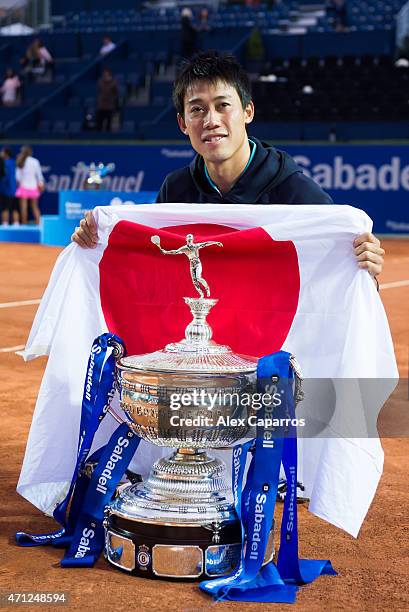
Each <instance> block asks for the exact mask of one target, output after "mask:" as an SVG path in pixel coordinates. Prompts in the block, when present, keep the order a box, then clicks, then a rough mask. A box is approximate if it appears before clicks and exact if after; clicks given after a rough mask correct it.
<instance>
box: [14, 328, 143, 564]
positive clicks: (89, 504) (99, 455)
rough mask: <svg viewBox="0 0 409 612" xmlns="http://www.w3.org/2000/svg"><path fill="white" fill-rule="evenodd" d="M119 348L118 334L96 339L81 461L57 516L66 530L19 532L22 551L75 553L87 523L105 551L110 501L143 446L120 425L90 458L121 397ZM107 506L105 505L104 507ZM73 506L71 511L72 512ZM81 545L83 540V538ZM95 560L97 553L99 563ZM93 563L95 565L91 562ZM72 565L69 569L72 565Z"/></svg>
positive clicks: (79, 454) (80, 444)
mask: <svg viewBox="0 0 409 612" xmlns="http://www.w3.org/2000/svg"><path fill="white" fill-rule="evenodd" d="M115 343H116V344H120V345H122V346H124V345H123V342H122V340H121V339H120V338H118V337H117V336H115V335H114V334H110V333H106V334H102V335H101V336H99V337H98V338H96V339H95V340H94V342H93V344H92V348H91V353H90V357H89V360H88V366H87V371H86V376H85V383H84V392H83V398H82V407H81V421H80V432H79V440H78V448H77V460H76V464H75V468H74V471H73V475H72V479H71V483H70V487H69V489H68V492H67V495H66V496H65V498H64V499H63V500H62V501H61V502H60V503H59V504H58V505H57V507H56V508H55V510H54V512H53V516H54V518H55V519H56V521H57V522H58V523H59V524H60V525H61V529H59V530H58V531H55V532H53V533H48V534H28V533H25V532H17V533H16V542H17V544H19V545H20V546H40V545H46V544H51V545H53V546H61V547H68V548H69V551H72V550H73V547H75V542H76V541H77V539H78V533H79V528H80V527H79V526H80V525H82V524H83V525H84V527H83V529H82V532H83V531H84V529H86V531H87V533H88V532H89V531H90V530H91V531H92V530H93V529H94V531H95V533H94V535H93V536H92V538H91V540H92V541H93V546H95V548H92V547H90V549H89V550H90V551H91V550H92V551H95V550H96V549H97V548H99V549H100V552H101V550H102V547H103V537H102V536H103V529H102V520H103V509H104V506H105V505H106V504H107V503H108V502H109V501H110V499H111V497H112V495H113V493H114V491H115V488H116V486H117V484H118V483H119V481H120V479H121V477H122V476H123V474H124V472H125V470H126V468H127V467H128V465H129V462H130V461H131V459H132V456H133V453H134V452H135V450H136V448H137V446H138V444H139V441H140V439H139V438H138V436H136V435H135V434H133V433H132V432H131V431H130V430H129V428H128V426H127V425H120V426H119V427H118V428H117V430H116V431H115V433H114V434H113V435H112V437H111V439H110V440H109V442H108V444H107V445H106V446H105V447H103V448H101V449H98V451H97V452H96V453H94V454H93V455H92V456H91V457H89V452H90V449H91V446H92V442H93V440H94V436H95V433H96V431H97V429H98V427H99V425H100V424H101V422H102V420H103V419H104V417H105V416H106V414H107V412H108V409H109V406H110V403H111V400H112V398H113V396H114V393H115V358H114V355H113V353H112V352H111V354H109V355H108V357H107V353H108V350H109V348H110V347H111V346H112V344H115ZM120 439H121V440H126V442H127V443H126V444H125V443H124V444H123V445H122V444H120V443H119V442H118V440H120ZM115 449H116V450H118V449H119V451H120V452H115ZM112 457H113V458H114V460H113V461H112V460H111V463H110V465H111V464H112V469H111V470H110V478H109V479H106V480H107V483H105V484H102V485H101V482H104V478H105V476H103V475H101V474H99V467H100V466H103V465H104V461H105V459H106V461H107V462H108V461H110V458H112ZM87 461H88V462H98V466H97V468H96V469H95V470H94V472H93V475H92V477H91V480H90V478H89V476H87V475H86V474H85V472H84V466H85V463H86V462H87ZM101 469H103V468H101ZM105 469H106V467H105ZM98 474H99V475H98ZM96 475H98V479H97V481H95V478H96V477H97V476H96ZM100 479H102V480H100ZM95 482H97V485H99V487H100V489H101V491H102V490H103V495H98V494H97V495H92V489H93V487H94V485H95ZM105 485H106V486H105ZM105 489H106V490H105ZM97 493H98V491H97ZM102 498H103V499H102ZM102 501H103V505H101V504H102ZM68 506H70V510H69V512H68ZM87 517H88V518H89V525H91V523H92V524H95V528H92V527H91V526H87V525H88V523H87V520H88V518H87ZM101 534H102V536H101ZM84 537H85V536H84ZM101 537H102V541H101ZM80 540H81V537H79V541H80ZM101 542H102V543H101ZM81 550H82V549H81ZM87 552H89V551H87ZM93 554H94V552H92V553H90V555H86V556H87V557H90V556H92V555H93ZM66 556H67V555H66ZM74 558H75V559H77V560H78V564H80V563H82V564H84V563H83V558H82V557H81V556H80V555H79V556H78V557H75V552H74ZM95 558H96V557H95V554H94V560H95ZM87 561H89V559H88V558H87ZM66 565H69V562H68V561H67V563H66Z"/></svg>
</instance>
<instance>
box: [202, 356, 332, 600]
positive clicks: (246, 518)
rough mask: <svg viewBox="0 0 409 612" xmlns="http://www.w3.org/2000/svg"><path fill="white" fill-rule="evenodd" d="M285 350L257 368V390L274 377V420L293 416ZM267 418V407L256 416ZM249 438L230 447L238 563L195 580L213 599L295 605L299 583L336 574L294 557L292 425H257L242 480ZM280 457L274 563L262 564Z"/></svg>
mask: <svg viewBox="0 0 409 612" xmlns="http://www.w3.org/2000/svg"><path fill="white" fill-rule="evenodd" d="M289 360H290V354H289V353H285V352H284V351H280V352H278V353H274V354H272V355H269V356H267V357H263V358H262V359H260V361H259V363H258V368H257V378H258V390H259V391H262V392H267V391H268V392H271V382H272V377H278V381H277V390H278V391H279V392H280V393H281V398H282V400H281V404H280V406H279V407H276V408H278V409H275V410H274V418H288V419H293V418H295V408H294V398H293V390H292V386H293V371H292V369H291V367H290V361H289ZM263 417H264V418H265V417H266V411H264V414H262V415H261V419H263ZM250 450H251V441H250V442H246V443H245V444H243V445H238V446H236V447H235V448H234V449H233V496H234V504H235V508H236V512H237V515H238V518H239V520H240V522H241V529H242V551H241V559H240V563H239V566H238V568H237V569H236V570H234V571H233V572H232V573H231V574H229V575H228V576H225V577H223V578H218V579H215V580H207V581H204V582H201V583H200V588H201V589H202V590H203V591H205V592H206V593H208V594H210V595H212V596H213V598H214V599H216V600H217V601H221V600H232V601H261V602H268V603H294V602H295V599H296V592H297V590H298V585H300V584H305V583H307V582H311V581H313V580H315V578H317V577H318V576H319V575H321V574H335V571H334V570H333V569H332V566H331V564H330V562H329V561H316V560H305V559H304V560H299V559H298V525H297V504H296V488H297V439H296V429H295V427H292V428H291V427H290V429H289V431H287V432H286V431H284V430H283V428H278V431H275V432H273V431H271V430H270V429H269V428H268V427H264V426H261V427H259V428H258V429H257V438H256V440H255V444H254V446H253V448H252V453H253V456H252V460H251V464H250V467H249V471H248V474H247V482H246V486H245V488H244V491H243V489H242V483H243V474H244V468H245V463H246V456H247V453H248V452H249V451H250ZM281 461H283V465H284V469H285V472H286V475H287V481H288V489H287V494H286V500H285V505H284V512H283V519H282V525H281V545H280V553H279V557H278V563H277V565H275V563H273V562H270V563H268V564H266V565H265V566H264V567H263V561H264V556H265V552H266V548H267V543H268V537H269V532H270V529H271V525H272V521H273V517H274V508H275V503H276V498H277V488H278V482H279V472H280V465H281Z"/></svg>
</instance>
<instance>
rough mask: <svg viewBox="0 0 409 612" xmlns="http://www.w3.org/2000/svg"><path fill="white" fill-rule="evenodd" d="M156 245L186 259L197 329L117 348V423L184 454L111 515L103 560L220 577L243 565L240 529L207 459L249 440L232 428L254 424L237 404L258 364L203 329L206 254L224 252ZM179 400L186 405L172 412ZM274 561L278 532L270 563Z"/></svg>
mask: <svg viewBox="0 0 409 612" xmlns="http://www.w3.org/2000/svg"><path fill="white" fill-rule="evenodd" d="M151 240H152V242H153V243H154V244H155V245H157V246H158V248H159V249H160V250H161V252H162V253H163V254H165V255H186V256H187V258H188V259H189V264H190V273H191V277H192V281H193V285H194V287H195V288H196V290H197V292H198V293H199V295H200V297H198V298H192V297H185V298H184V300H185V302H186V304H187V305H188V307H189V309H190V312H191V314H192V321H191V322H190V323H189V324H188V326H187V327H186V330H185V337H184V338H183V339H182V340H181V341H180V342H176V343H171V344H168V345H167V346H165V348H164V349H162V350H158V351H155V352H153V353H149V354H144V355H133V356H129V357H128V356H126V357H125V356H124V355H123V350H122V347H121V346H119V345H118V346H116V347H115V351H116V380H117V387H118V390H119V395H120V406H121V408H122V411H123V413H124V415H125V417H119V416H118V415H117V414H114V416H115V417H116V418H117V419H121V420H123V418H125V420H126V423H127V424H128V425H129V427H130V428H131V430H132V431H134V432H135V433H136V434H137V435H138V436H140V437H141V438H143V439H144V440H147V441H149V442H152V443H153V444H156V445H157V446H166V447H171V448H176V449H177V450H176V451H174V452H173V454H172V455H171V456H169V457H168V458H163V459H159V460H157V461H156V462H155V463H154V465H153V467H152V471H151V473H150V475H149V477H148V478H147V480H146V481H144V482H138V483H135V484H131V485H129V486H126V487H125V488H122V489H121V491H120V493H119V495H118V496H117V497H116V498H115V500H114V501H113V502H111V504H110V505H109V506H108V507H107V509H106V515H105V521H104V527H105V535H106V539H105V555H106V557H107V559H108V561H109V562H110V563H112V564H113V565H115V566H116V567H118V568H120V569H122V570H125V571H127V572H129V573H132V574H136V575H139V576H147V577H150V578H179V579H198V578H210V577H214V576H222V575H225V574H228V573H230V572H231V571H232V570H233V569H234V567H235V566H236V565H237V563H238V561H239V558H240V551H241V528H240V523H239V521H238V518H237V516H236V513H235V510H234V505H233V499H232V492H231V486H230V484H229V483H228V481H227V480H226V477H225V466H224V463H223V462H222V461H221V460H219V459H217V458H213V457H211V456H209V455H208V454H207V452H206V451H207V449H209V448H214V449H216V448H226V447H229V446H230V445H232V444H234V443H235V442H237V441H238V440H239V439H241V438H242V437H244V436H245V435H246V432H247V429H248V428H247V426H230V425H229V422H231V421H232V420H234V419H236V418H237V419H243V418H244V420H245V421H246V420H247V417H248V415H249V410H250V409H249V408H248V407H246V406H243V405H242V402H241V401H240V398H241V397H242V395H243V394H244V393H251V391H252V390H253V389H254V385H255V381H256V368H257V361H258V360H257V358H255V357H248V356H246V355H239V354H236V353H234V352H233V351H232V350H231V349H230V347H228V346H223V345H220V344H217V343H216V342H215V341H214V340H212V329H211V327H210V326H209V324H208V323H207V321H206V317H207V315H208V313H209V312H210V310H211V308H212V307H213V306H214V305H215V304H216V303H217V301H218V300H217V299H211V298H210V288H209V285H208V283H207V282H206V280H205V279H204V278H203V276H202V264H201V261H200V257H199V251H200V250H201V249H203V248H210V247H215V246H218V247H222V246H223V245H222V244H221V243H220V242H213V241H211V242H200V243H194V239H193V236H192V235H191V234H189V235H188V236H187V237H186V244H184V245H183V246H181V247H180V248H178V249H175V250H168V251H167V250H165V249H163V248H162V247H161V244H160V239H159V236H152V238H151ZM205 293H206V297H204V294H205ZM175 397H179V398H182V400H183V398H189V402H184V404H185V405H182V404H181V405H180V407H175V405H174V404H175ZM220 422H222V423H224V424H225V425H220V424H219V423H220ZM236 422H240V421H236ZM273 554H274V545H273V526H272V530H271V534H270V540H269V544H268V547H267V552H266V556H265V559H264V561H265V562H268V561H270V560H271V558H272V557H273Z"/></svg>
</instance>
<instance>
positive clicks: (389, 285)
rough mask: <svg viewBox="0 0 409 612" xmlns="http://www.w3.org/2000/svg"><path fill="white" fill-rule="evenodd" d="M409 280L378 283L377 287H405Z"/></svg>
mask: <svg viewBox="0 0 409 612" xmlns="http://www.w3.org/2000/svg"><path fill="white" fill-rule="evenodd" d="M408 285H409V280H401V281H395V282H393V283H383V284H380V285H379V289H394V288H395V287H407V286H408Z"/></svg>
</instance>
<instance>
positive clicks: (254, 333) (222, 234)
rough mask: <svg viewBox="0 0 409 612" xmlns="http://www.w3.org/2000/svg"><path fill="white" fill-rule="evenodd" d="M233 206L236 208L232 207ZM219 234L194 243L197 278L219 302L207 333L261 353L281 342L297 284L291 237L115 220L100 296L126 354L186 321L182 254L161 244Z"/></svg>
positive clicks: (173, 333)
mask: <svg viewBox="0 0 409 612" xmlns="http://www.w3.org/2000/svg"><path fill="white" fill-rule="evenodd" d="M232 213H234V210H233V208H232ZM189 233H191V234H193V235H194V242H195V243H198V242H202V241H210V240H215V241H220V242H222V243H223V248H220V247H217V246H214V245H213V246H207V247H205V248H203V249H201V250H200V260H201V262H202V267H203V272H202V274H203V278H204V279H205V280H206V281H207V283H208V284H209V286H210V290H211V296H210V297H212V298H217V299H218V303H217V304H216V305H215V306H214V307H213V309H212V311H211V312H210V314H209V316H208V322H209V324H210V325H211V327H212V329H213V339H214V340H215V341H216V342H218V343H219V344H227V345H229V346H230V347H231V348H232V349H233V350H234V351H235V352H238V353H243V354H247V355H253V356H256V357H260V356H262V355H267V354H269V353H272V352H275V351H278V350H280V349H281V347H282V345H283V343H284V341H285V339H286V337H287V335H288V332H289V331H290V327H291V325H292V322H293V319H294V316H295V313H296V310H297V305H298V297H299V291H300V275H299V268H298V258H297V252H296V249H295V246H294V244H293V243H292V242H291V241H274V240H273V239H272V238H271V236H269V234H267V232H266V231H265V230H263V229H262V228H261V227H256V228H251V229H246V230H240V231H239V230H237V229H235V228H232V227H228V226H225V225H216V224H190V225H179V226H174V227H166V228H163V229H155V228H151V227H147V226H143V225H139V224H136V223H131V222H129V221H120V222H119V223H117V224H116V225H115V227H114V229H113V230H112V232H111V234H110V237H109V243H108V246H107V247H106V249H105V252H104V255H103V257H102V259H101V262H100V265H99V268H100V295H101V305H102V310H103V313H104V317H105V320H106V323H107V327H108V329H109V331H110V332H112V333H115V334H117V335H118V336H119V337H120V338H122V339H123V340H124V342H125V345H126V348H127V353H128V355H132V354H139V353H147V352H151V351H154V350H158V349H161V348H163V347H164V346H165V344H167V343H169V342H177V341H179V340H181V339H182V338H184V330H185V327H186V325H187V324H188V323H189V322H190V321H191V314H190V311H189V308H188V307H187V306H186V304H185V302H184V300H183V298H184V297H199V294H198V293H197V291H196V289H195V288H194V286H193V283H192V280H191V276H190V270H189V262H188V259H187V257H186V255H183V254H179V255H163V254H162V253H161V252H160V251H159V249H158V248H157V246H155V245H154V244H152V242H151V240H150V239H151V236H153V235H155V234H156V235H159V236H160V239H161V246H162V247H163V248H164V249H166V250H172V249H177V248H179V247H181V246H182V245H183V244H186V235H187V234H189Z"/></svg>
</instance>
